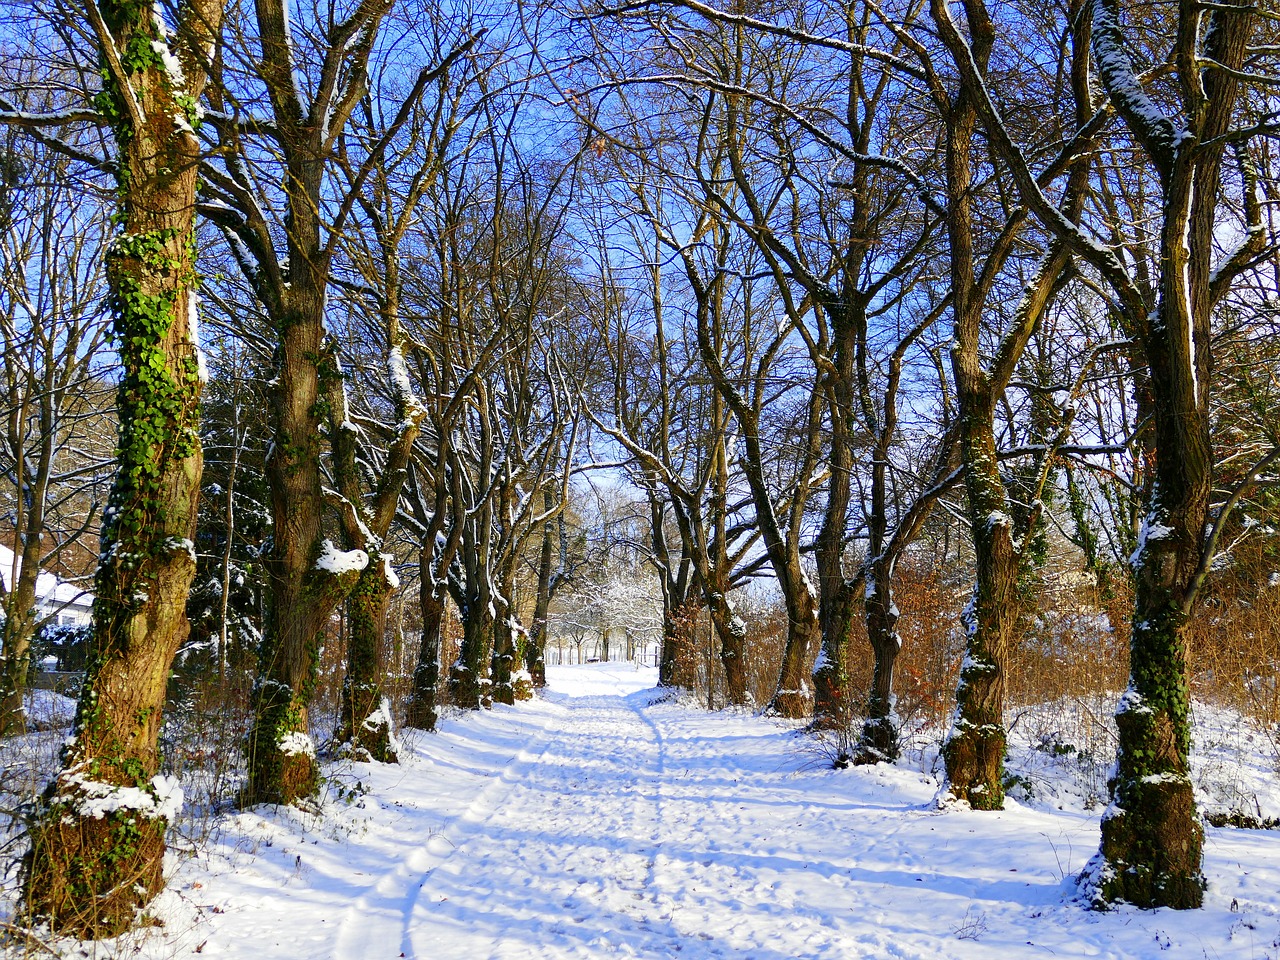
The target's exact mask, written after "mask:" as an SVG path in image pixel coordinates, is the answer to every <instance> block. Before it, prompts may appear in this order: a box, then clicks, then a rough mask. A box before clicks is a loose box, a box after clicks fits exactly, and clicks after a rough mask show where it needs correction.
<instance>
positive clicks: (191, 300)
mask: <svg viewBox="0 0 1280 960" xmlns="http://www.w3.org/2000/svg"><path fill="white" fill-rule="evenodd" d="M184 122H185V121H184ZM187 336H189V337H190V338H191V347H192V349H193V350H195V353H196V375H197V376H198V377H199V378H200V382H201V383H208V382H209V364H208V362H207V361H206V360H205V356H204V350H203V348H201V346H200V294H198V293H196V292H195V291H194V290H190V291H188V293H187Z"/></svg>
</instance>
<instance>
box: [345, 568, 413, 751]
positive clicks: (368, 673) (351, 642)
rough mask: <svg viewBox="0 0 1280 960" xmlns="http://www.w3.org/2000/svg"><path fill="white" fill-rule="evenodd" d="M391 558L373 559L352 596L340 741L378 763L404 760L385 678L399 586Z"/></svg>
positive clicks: (348, 606)
mask: <svg viewBox="0 0 1280 960" xmlns="http://www.w3.org/2000/svg"><path fill="white" fill-rule="evenodd" d="M389 562H390V557H388V556H387V555H385V554H384V555H383V556H382V557H381V558H380V562H371V563H370V564H369V565H368V566H367V567H365V568H364V570H362V571H361V573H360V579H359V580H358V581H357V582H356V585H355V587H354V589H352V591H351V593H350V594H348V595H347V603H346V608H347V675H346V677H345V678H344V679H343V683H342V707H341V713H340V714H339V716H338V730H337V734H336V736H335V739H336V740H337V742H338V743H340V744H343V745H344V746H349V748H350V752H351V754H352V756H354V757H356V758H357V759H361V760H376V761H377V762H378V763H396V762H398V761H399V749H398V747H399V745H398V744H397V743H396V738H395V733H394V731H393V730H392V718H391V706H390V704H389V703H388V701H387V699H386V697H384V696H383V694H382V684H381V683H380V682H379V677H381V676H382V673H383V670H384V666H383V660H384V659H385V658H384V656H383V636H384V634H385V633H386V627H387V607H388V606H390V604H391V595H392V593H394V592H395V588H396V586H397V584H395V583H394V582H393V581H392V580H391V579H390V578H388V576H387V564H388V563H389Z"/></svg>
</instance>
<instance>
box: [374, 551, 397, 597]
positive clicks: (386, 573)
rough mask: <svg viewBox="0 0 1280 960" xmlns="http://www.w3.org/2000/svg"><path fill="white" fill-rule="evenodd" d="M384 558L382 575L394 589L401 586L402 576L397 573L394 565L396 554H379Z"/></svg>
mask: <svg viewBox="0 0 1280 960" xmlns="http://www.w3.org/2000/svg"><path fill="white" fill-rule="evenodd" d="M378 556H379V557H381V558H382V577H383V579H384V580H386V581H387V585H388V586H390V587H391V589H392V590H398V589H399V588H400V577H399V576H397V575H396V568H395V567H394V566H392V564H393V563H394V562H395V559H396V558H395V555H394V554H390V553H382V554H379V555H378Z"/></svg>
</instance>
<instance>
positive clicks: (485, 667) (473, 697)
mask: <svg viewBox="0 0 1280 960" xmlns="http://www.w3.org/2000/svg"><path fill="white" fill-rule="evenodd" d="M493 627H494V618H493V616H492V614H491V613H490V612H489V608H488V607H487V605H482V604H481V603H480V602H473V603H470V604H468V606H467V608H466V609H465V610H463V612H462V649H461V650H459V651H458V659H456V660H455V661H453V664H452V665H451V666H450V667H449V700H450V702H451V703H452V704H453V705H454V706H455V707H461V708H462V709H464V710H481V709H485V710H487V709H488V708H489V707H491V706H493V697H492V688H493V681H492V679H491V678H490V674H489V670H490V661H491V644H492V641H493Z"/></svg>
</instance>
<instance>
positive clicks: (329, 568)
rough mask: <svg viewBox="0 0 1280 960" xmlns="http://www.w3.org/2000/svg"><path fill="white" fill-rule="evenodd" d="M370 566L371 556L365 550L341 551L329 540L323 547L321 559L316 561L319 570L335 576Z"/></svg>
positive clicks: (321, 548)
mask: <svg viewBox="0 0 1280 960" xmlns="http://www.w3.org/2000/svg"><path fill="white" fill-rule="evenodd" d="M368 565H369V554H367V553H365V552H364V551H363V550H339V549H338V548H337V547H335V546H334V545H333V541H332V540H329V539H326V540H325V541H324V543H323V544H322V545H321V547H320V557H319V558H318V559H317V560H316V569H317V570H323V571H324V572H326V573H332V574H335V575H341V574H344V573H350V572H351V571H353V570H356V571H359V570H363V569H364V568H365V567H367V566H368Z"/></svg>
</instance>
